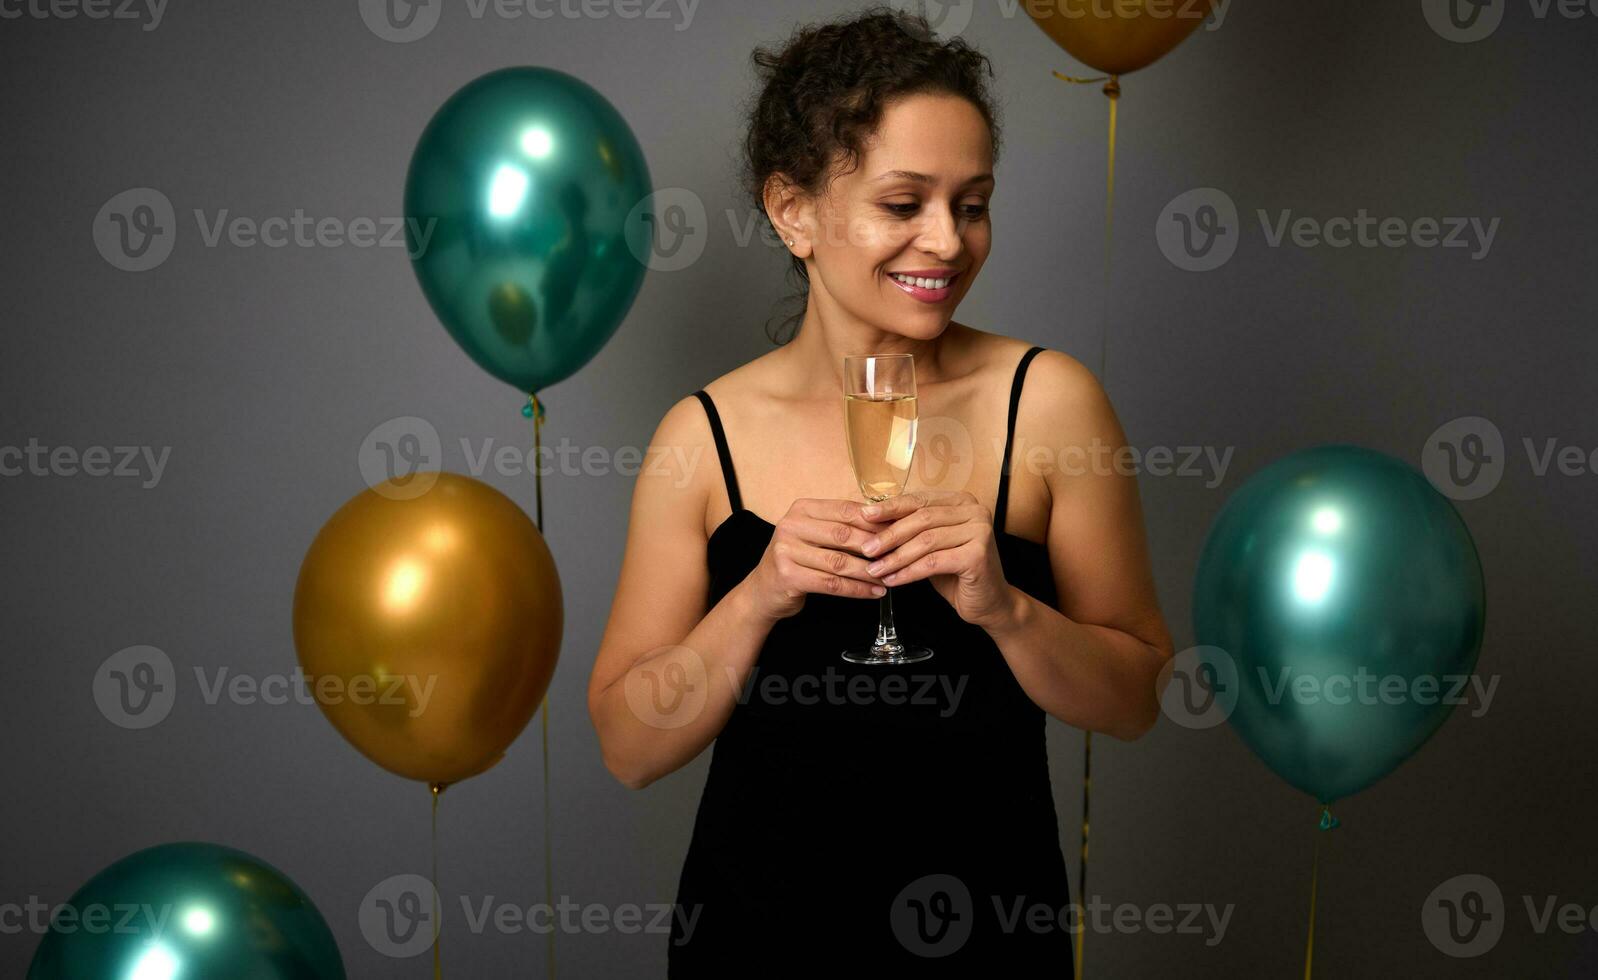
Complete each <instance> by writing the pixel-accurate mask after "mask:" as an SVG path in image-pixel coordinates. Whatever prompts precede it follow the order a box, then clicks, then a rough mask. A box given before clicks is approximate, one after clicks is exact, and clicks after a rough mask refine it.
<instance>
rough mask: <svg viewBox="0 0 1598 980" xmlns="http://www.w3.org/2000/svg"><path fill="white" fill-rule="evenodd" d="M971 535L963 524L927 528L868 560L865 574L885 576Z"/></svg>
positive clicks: (946, 548) (963, 541) (954, 545)
mask: <svg viewBox="0 0 1598 980" xmlns="http://www.w3.org/2000/svg"><path fill="white" fill-rule="evenodd" d="M972 537H973V534H972V532H971V531H970V529H969V528H968V527H966V526H964V525H954V526H948V525H945V526H942V527H932V528H927V529H926V530H925V531H922V532H921V533H920V534H917V535H916V536H915V537H913V538H911V539H910V540H908V541H906V542H904V543H903V544H901V545H899V546H898V547H897V548H894V549H893V550H892V551H889V552H887V553H886V554H881V555H880V556H879V557H878V558H877V559H876V560H875V561H869V560H868V562H867V565H866V574H868V575H875V576H876V577H877V578H886V577H887V576H888V575H890V574H892V573H893V572H896V571H898V570H899V569H901V568H908V567H909V566H910V565H911V564H913V563H914V562H915V561H916V560H917V559H919V558H921V557H923V556H925V555H928V554H931V553H932V552H934V551H946V550H948V549H950V548H958V547H959V546H960V545H963V544H965V543H966V542H967V541H970V540H971V539H972ZM890 584H891V583H890Z"/></svg>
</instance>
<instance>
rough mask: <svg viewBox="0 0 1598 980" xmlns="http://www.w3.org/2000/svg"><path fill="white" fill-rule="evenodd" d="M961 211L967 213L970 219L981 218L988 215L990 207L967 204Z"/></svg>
mask: <svg viewBox="0 0 1598 980" xmlns="http://www.w3.org/2000/svg"><path fill="white" fill-rule="evenodd" d="M961 210H963V211H964V212H965V213H966V217H968V218H980V217H982V216H983V215H985V214H987V213H988V206H987V205H986V204H967V205H966V206H965V207H963V208H961Z"/></svg>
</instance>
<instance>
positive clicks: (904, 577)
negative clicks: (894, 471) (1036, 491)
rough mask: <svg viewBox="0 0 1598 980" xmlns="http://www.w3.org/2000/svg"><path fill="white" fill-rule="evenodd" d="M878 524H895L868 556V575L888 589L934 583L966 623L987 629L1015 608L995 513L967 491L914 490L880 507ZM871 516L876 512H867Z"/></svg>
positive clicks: (868, 549) (865, 550) (866, 551)
mask: <svg viewBox="0 0 1598 980" xmlns="http://www.w3.org/2000/svg"><path fill="white" fill-rule="evenodd" d="M876 507H877V508H878V509H877V511H876V514H875V519H876V520H878V521H887V522H889V524H890V525H891V526H890V527H888V529H887V530H885V531H883V532H882V533H881V534H879V535H877V541H876V542H875V543H876V545H877V547H875V548H873V547H870V545H871V544H872V542H869V541H868V542H866V544H865V545H864V546H862V551H863V553H864V554H866V555H867V556H868V557H870V558H872V559H873V562H872V563H871V564H870V565H868V566H867V569H868V571H867V574H873V575H880V576H881V577H882V580H883V581H884V582H886V583H887V584H888V585H904V584H905V583H907V582H914V581H916V580H918V579H923V578H930V579H931V580H932V587H933V588H934V589H937V590H938V594H939V595H941V596H943V598H944V599H945V600H946V601H947V602H948V603H949V605H951V606H953V607H954V611H955V612H957V613H959V614H960V618H961V619H963V620H965V621H966V622H968V623H973V624H975V625H977V626H981V627H983V628H987V627H988V626H989V625H991V624H996V623H999V622H1002V621H1003V620H1004V619H1005V617H1006V616H1008V615H1009V613H1010V610H1011V608H1012V605H1013V603H1012V596H1011V589H1010V583H1009V582H1008V581H1006V580H1005V577H1004V567H1003V566H1002V565H1001V564H1000V563H999V546H998V541H997V537H996V535H995V534H994V532H993V514H992V513H991V512H990V511H989V510H988V508H987V507H985V506H984V505H983V504H982V503H981V502H980V501H978V500H977V498H976V497H975V496H973V495H972V494H971V493H969V492H967V491H964V490H912V491H910V492H908V493H901V494H898V495H897V496H893V497H889V498H888V499H886V500H884V501H881V502H880V503H878V504H877V505H876ZM866 512H867V513H869V512H870V508H869V507H868V508H866Z"/></svg>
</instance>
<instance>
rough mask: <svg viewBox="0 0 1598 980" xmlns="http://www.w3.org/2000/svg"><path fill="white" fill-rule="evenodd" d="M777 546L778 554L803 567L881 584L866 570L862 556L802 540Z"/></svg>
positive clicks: (869, 583)
mask: <svg viewBox="0 0 1598 980" xmlns="http://www.w3.org/2000/svg"><path fill="white" fill-rule="evenodd" d="M778 547H779V554H782V555H783V556H785V557H787V558H788V559H789V560H790V561H792V562H793V563H794V564H796V565H799V566H802V567H804V568H808V569H811V570H813V571H817V572H823V573H825V574H828V575H841V576H844V577H846V578H851V579H857V580H859V581H861V582H864V583H866V584H867V585H881V584H882V581H881V579H879V578H878V577H877V576H875V575H872V574H871V573H870V572H868V571H866V565H867V564H868V562H867V561H866V560H865V559H864V558H860V557H857V556H855V555H851V554H849V553H847V552H843V551H834V550H832V549H831V548H818V547H816V546H815V545H813V544H808V543H806V542H804V541H787V542H783V543H782V544H780V545H779V546H778Z"/></svg>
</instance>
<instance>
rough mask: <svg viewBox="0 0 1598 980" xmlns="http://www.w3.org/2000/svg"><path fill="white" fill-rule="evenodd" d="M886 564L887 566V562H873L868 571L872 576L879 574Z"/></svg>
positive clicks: (867, 567)
mask: <svg viewBox="0 0 1598 980" xmlns="http://www.w3.org/2000/svg"><path fill="white" fill-rule="evenodd" d="M886 564H887V562H881V561H877V562H872V563H871V564H870V565H867V566H866V571H868V572H870V573H871V574H872V575H875V574H877V573H878V572H880V571H882V569H883V566H885V565H886Z"/></svg>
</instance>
